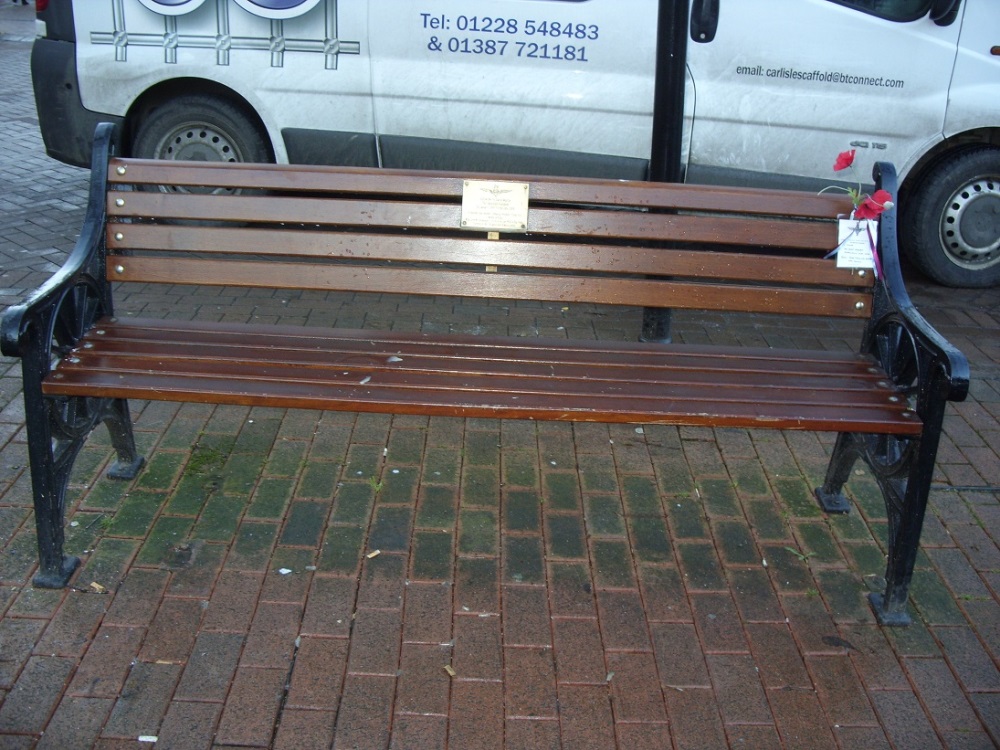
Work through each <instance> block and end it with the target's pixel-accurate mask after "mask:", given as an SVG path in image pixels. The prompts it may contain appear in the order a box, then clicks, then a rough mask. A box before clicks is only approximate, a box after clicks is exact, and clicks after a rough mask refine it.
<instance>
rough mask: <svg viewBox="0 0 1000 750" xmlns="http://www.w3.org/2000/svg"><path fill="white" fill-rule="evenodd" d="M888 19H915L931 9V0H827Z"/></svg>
mask: <svg viewBox="0 0 1000 750" xmlns="http://www.w3.org/2000/svg"><path fill="white" fill-rule="evenodd" d="M829 2H831V3H836V4H837V5H846V6H847V7H848V8H854V9H855V10H860V11H861V12H862V13H869V14H871V15H873V16H878V17H879V18H886V19H888V20H890V21H916V20H917V19H918V18H921V17H923V16H924V15H926V14H927V11H929V10H930V9H931V4H932V0H829Z"/></svg>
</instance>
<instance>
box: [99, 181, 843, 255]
mask: <svg viewBox="0 0 1000 750" xmlns="http://www.w3.org/2000/svg"><path fill="white" fill-rule="evenodd" d="M119 198H120V196H115V195H114V194H109V196H108V215H109V216H110V217H115V218H124V217H136V218H159V219H184V220H191V221H236V222H264V223H285V224H292V225H294V224H305V225H324V226H334V225H339V226H349V227H360V226H364V227H366V228H380V227H385V228H394V229H406V230H408V231H417V230H436V231H440V230H448V229H451V230H454V231H456V232H457V231H460V228H461V216H462V209H461V206H460V205H458V204H444V203H421V202H416V201H372V200H347V199H340V198H334V197H303V196H297V197H288V196H270V195H192V194H182V193H158V192H138V193H131V194H129V195H127V196H126V197H125V198H123V199H121V200H124V206H118V205H117V201H118V200H119ZM116 229H121V227H116ZM528 232H530V233H535V234H546V235H558V236H567V237H604V238H615V239H624V240H646V241H678V242H703V243H708V244H744V245H751V246H753V245H758V246H766V247H778V248H813V249H816V250H822V251H823V253H824V254H825V253H826V252H828V251H830V250H832V249H833V248H834V247H836V245H837V232H836V227H835V225H833V224H831V223H830V222H815V221H796V220H791V219H779V218H760V217H758V218H748V217H740V216H728V215H720V214H715V215H710V216H706V215H689V214H663V213H651V212H648V211H621V210H619V211H611V210H601V209H598V208H588V209H582V208H567V209H555V208H535V207H532V208H530V210H529V212H528ZM472 236H474V235H472Z"/></svg>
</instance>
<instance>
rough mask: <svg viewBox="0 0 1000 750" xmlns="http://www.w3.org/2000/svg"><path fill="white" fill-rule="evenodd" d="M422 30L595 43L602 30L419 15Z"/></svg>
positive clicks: (575, 25)
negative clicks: (537, 37)
mask: <svg viewBox="0 0 1000 750" xmlns="http://www.w3.org/2000/svg"><path fill="white" fill-rule="evenodd" d="M420 19H421V22H422V23H423V27H424V28H425V29H430V30H437V31H460V32H463V33H473V34H506V35H512V34H523V35H524V36H539V37H547V38H550V39H567V40H569V39H577V40H581V41H582V40H590V41H596V40H597V39H599V38H600V35H601V30H600V27H598V25H597V24H594V23H572V22H568V21H537V20H535V19H532V18H527V19H518V18H503V17H499V16H465V15H460V16H454V17H452V16H447V15H444V14H439V13H421V14H420Z"/></svg>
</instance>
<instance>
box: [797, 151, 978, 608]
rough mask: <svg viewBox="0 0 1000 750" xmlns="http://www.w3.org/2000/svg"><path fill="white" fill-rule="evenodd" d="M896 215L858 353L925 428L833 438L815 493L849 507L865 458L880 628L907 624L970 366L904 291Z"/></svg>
mask: <svg viewBox="0 0 1000 750" xmlns="http://www.w3.org/2000/svg"><path fill="white" fill-rule="evenodd" d="M872 176H873V177H874V179H875V185H876V188H882V189H884V190H887V191H888V192H889V193H891V194H892V195H898V194H899V192H898V182H897V179H896V170H895V168H894V167H893V166H892V165H891V164H886V163H879V164H876V165H875V169H874V171H873V173H872ZM896 214H897V212H896V211H887V212H885V213H883V214H882V216H881V231H880V232H879V235H878V252H879V257H880V258H881V260H882V278H880V279H878V280H877V281H876V283H875V298H874V301H873V309H872V315H871V317H870V318H869V320H868V324H867V326H866V327H865V331H864V334H863V336H862V340H861V351H862V353H864V354H869V355H871V356H872V357H874V359H875V360H876V361H877V362H878V363H879V365H881V367H882V369H883V370H884V371H885V373H886V375H887V376H888V377H889V379H890V380H891V382H892V384H893V385H894V386H895V388H896V391H897V394H898V396H897V397H898V398H899V399H900V400H905V401H907V402H908V403H909V405H910V409H911V411H912V413H915V414H916V418H917V419H919V420H920V422H921V424H922V425H923V429H922V430H921V432H920V434H919V435H918V436H917V437H913V438H911V437H907V436H895V435H873V434H862V433H854V432H842V433H840V434H839V435H838V436H837V442H836V444H835V445H834V449H833V455H832V456H831V458H830V464H829V466H828V467H827V471H826V479H825V481H824V482H823V486H822V487H819V488H818V489H817V490H816V498H817V500H818V501H819V504H820V506H821V507H822V508H823V509H824V510H825V511H827V512H829V513H846V512H848V510H849V509H850V505H849V503H848V501H847V498H845V497H844V495H843V493H842V490H843V486H844V483H845V482H846V481H847V479H848V477H849V476H850V474H851V469H852V467H853V466H854V462H855V461H856V460H857V459H858V458H862V459H863V460H864V462H865V463H866V464H867V465H868V467H869V468H870V469H871V471H872V473H873V474H874V476H875V481H876V482H877V483H878V486H879V489H881V491H882V497H883V499H884V501H885V508H886V514H887V516H888V519H889V530H888V539H887V540H886V541H887V546H888V562H887V565H886V573H885V591H884V592H883V593H881V594H878V593H872V594H869V600H870V601H871V604H872V607H873V608H874V610H875V615H876V617H877V618H878V621H879V622H880V623H881V624H883V625H909V624H910V615H909V614H908V612H907V610H906V600H907V592H908V590H909V586H910V580H911V579H912V578H913V567H914V564H915V562H916V559H917V549H918V545H919V543H920V530H921V528H922V526H923V522H924V514H925V513H926V510H927V499H928V496H929V495H930V489H931V480H932V479H933V476H934V457H935V456H936V455H937V449H938V443H939V441H940V439H941V429H942V425H943V422H944V412H945V406H946V404H947V402H948V401H962V400H963V399H964V398H965V397H966V395H967V394H968V391H969V363H968V361H967V360H966V358H965V356H964V355H963V354H962V353H961V352H959V351H958V350H957V349H955V348H954V347H953V346H952V345H951V344H949V343H948V342H947V341H946V340H945V339H944V338H943V337H941V336H940V335H939V334H938V333H937V331H935V330H934V329H933V328H932V327H931V325H930V324H929V323H927V321H926V320H924V318H923V316H921V315H920V313H918V312H917V310H916V308H915V307H914V306H913V303H912V301H911V300H910V296H909V294H908V293H907V291H906V288H905V286H904V285H903V276H902V273H901V271H900V266H899V253H898V249H897V247H896Z"/></svg>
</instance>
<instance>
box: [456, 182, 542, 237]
mask: <svg viewBox="0 0 1000 750" xmlns="http://www.w3.org/2000/svg"><path fill="white" fill-rule="evenodd" d="M462 229H479V230H487V231H490V230H492V231H495V232H527V231H528V183H526V182H498V181H496V180H465V182H464V184H463V187H462Z"/></svg>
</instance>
